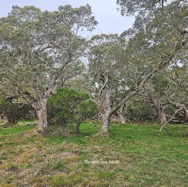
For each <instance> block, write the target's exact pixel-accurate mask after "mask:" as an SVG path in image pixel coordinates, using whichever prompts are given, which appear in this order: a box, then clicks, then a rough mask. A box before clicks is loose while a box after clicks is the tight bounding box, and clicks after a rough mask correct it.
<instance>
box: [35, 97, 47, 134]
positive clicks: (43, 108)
mask: <svg viewBox="0 0 188 187" xmlns="http://www.w3.org/2000/svg"><path fill="white" fill-rule="evenodd" d="M36 113H37V124H38V127H37V128H38V131H39V132H43V131H44V130H45V129H46V128H47V127H48V123H47V99H46V98H42V99H41V100H40V101H39V107H38V108H37V110H36Z"/></svg>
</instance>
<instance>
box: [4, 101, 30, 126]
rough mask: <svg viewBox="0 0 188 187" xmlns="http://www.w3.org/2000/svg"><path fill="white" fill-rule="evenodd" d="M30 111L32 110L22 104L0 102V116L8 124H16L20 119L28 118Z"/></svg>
mask: <svg viewBox="0 0 188 187" xmlns="http://www.w3.org/2000/svg"><path fill="white" fill-rule="evenodd" d="M30 111H32V108H31V107H30V106H29V105H26V104H23V103H10V102H8V101H4V100H2V101H1V102H0V114H1V115H2V117H5V118H6V120H7V121H8V123H10V124H16V123H17V122H18V121H19V120H20V119H21V118H23V119H26V118H30V117H31V116H30Z"/></svg>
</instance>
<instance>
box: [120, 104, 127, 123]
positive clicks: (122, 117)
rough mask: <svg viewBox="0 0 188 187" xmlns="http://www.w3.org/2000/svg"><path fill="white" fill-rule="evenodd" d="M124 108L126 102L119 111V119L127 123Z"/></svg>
mask: <svg viewBox="0 0 188 187" xmlns="http://www.w3.org/2000/svg"><path fill="white" fill-rule="evenodd" d="M124 109H125V104H123V105H122V106H121V107H120V109H119V111H118V116H119V121H120V123H121V124H125V123H126V120H125V118H124V116H123V112H124Z"/></svg>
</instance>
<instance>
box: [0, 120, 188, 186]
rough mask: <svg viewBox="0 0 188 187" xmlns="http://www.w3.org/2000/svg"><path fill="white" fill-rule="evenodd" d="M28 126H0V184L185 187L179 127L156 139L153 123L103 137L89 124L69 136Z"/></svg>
mask: <svg viewBox="0 0 188 187" xmlns="http://www.w3.org/2000/svg"><path fill="white" fill-rule="evenodd" d="M34 128H35V126H24V124H22V125H21V126H15V127H10V128H0V148H1V149H0V186H3V187H4V186H37V187H42V186H45V187H47V186H49V187H51V186H52V187H53V186H54V187H57V186H65V187H69V186H70V187H72V186H76V187H77V186H78V187H79V186H80V187H82V186H83V187H85V186H97V187H98V186H99V187H100V186H101V187H105V186H106V187H107V186H113V187H116V186H117V187H124V186H130V187H135V186H138V187H139V186H140V187H145V186H148V187H151V186H153V187H158V186H166V187H177V186H178V187H187V184H188V177H187V176H188V138H187V137H183V136H182V133H186V132H187V130H188V128H187V127H186V126H185V125H176V126H175V125H172V126H171V127H170V132H171V133H172V135H173V136H169V135H167V134H166V133H165V132H163V133H162V134H161V135H160V137H159V136H157V134H156V132H157V130H158V129H159V126H156V125H139V126H138V125H130V124H129V125H115V127H110V131H111V135H110V137H107V138H104V137H98V136H96V133H97V132H98V130H99V128H100V127H99V126H94V125H93V124H89V123H84V124H82V125H81V132H82V133H81V134H80V135H77V136H73V135H71V136H70V137H64V136H62V135H58V136H52V135H49V134H45V135H41V134H37V133H36V132H35V131H34Z"/></svg>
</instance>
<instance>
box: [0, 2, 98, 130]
mask: <svg viewBox="0 0 188 187" xmlns="http://www.w3.org/2000/svg"><path fill="white" fill-rule="evenodd" d="M96 24H97V22H96V21H95V19H94V17H92V16H91V7H90V6H89V5H86V6H82V7H80V8H72V7H71V6H70V5H66V6H64V7H63V6H60V7H59V9H58V11H54V12H48V11H44V12H42V11H41V10H39V9H38V8H35V7H34V6H26V7H24V8H20V7H18V6H13V8H12V11H11V13H10V14H9V15H8V16H7V17H5V18H2V19H0V63H1V64H0V65H1V66H0V67H1V76H0V77H1V80H2V85H3V90H5V93H6V96H10V95H11V96H12V95H16V96H19V97H20V98H23V99H24V100H25V102H27V103H29V104H30V105H31V106H32V107H33V108H34V109H35V110H36V113H37V119H38V130H39V131H43V130H44V128H46V127H47V108H46V105H47V99H48V98H49V97H50V95H51V94H52V92H53V91H54V90H56V89H57V86H58V85H59V84H61V83H62V81H61V80H60V79H62V76H63V74H64V72H66V71H67V70H68V69H69V68H70V65H74V63H77V60H78V58H79V57H80V56H81V55H82V53H83V51H84V48H85V46H86V45H85V44H86V40H85V39H84V38H82V37H81V36H79V34H78V33H79V31H81V30H83V29H87V30H90V31H91V30H93V29H94V26H95V25H96ZM3 90H2V91H3ZM2 91H1V92H2Z"/></svg>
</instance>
